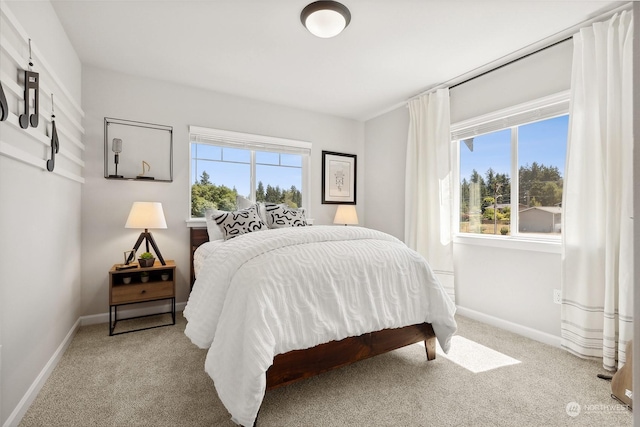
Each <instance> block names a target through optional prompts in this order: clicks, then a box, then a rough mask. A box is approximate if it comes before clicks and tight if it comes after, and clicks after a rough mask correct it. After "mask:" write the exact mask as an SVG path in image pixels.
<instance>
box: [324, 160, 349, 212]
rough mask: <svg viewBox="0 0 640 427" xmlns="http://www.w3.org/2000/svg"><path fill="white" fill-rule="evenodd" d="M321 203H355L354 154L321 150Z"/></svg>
mask: <svg viewBox="0 0 640 427" xmlns="http://www.w3.org/2000/svg"><path fill="white" fill-rule="evenodd" d="M322 203H323V204H332V203H333V204H340V205H355V204H356V155H355V154H342V153H333V152H331V151H323V152H322Z"/></svg>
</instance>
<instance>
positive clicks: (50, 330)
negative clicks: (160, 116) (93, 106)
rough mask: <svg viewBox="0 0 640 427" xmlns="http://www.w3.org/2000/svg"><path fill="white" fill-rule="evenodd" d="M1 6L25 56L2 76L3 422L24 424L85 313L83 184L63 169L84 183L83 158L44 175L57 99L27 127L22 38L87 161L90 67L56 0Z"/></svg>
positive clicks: (2, 61) (2, 59)
mask: <svg viewBox="0 0 640 427" xmlns="http://www.w3.org/2000/svg"><path fill="white" fill-rule="evenodd" d="M0 7H2V10H3V13H2V14H0V45H2V46H3V47H4V48H7V47H9V46H10V47H11V48H13V49H15V50H16V51H17V52H18V54H19V55H20V56H21V58H24V61H23V63H22V64H16V63H15V62H14V61H13V60H12V58H11V57H10V56H9V55H8V54H7V53H5V50H1V52H0V72H1V73H0V76H2V77H1V79H2V84H3V88H4V91H5V94H6V95H7V101H8V103H9V110H10V112H11V115H10V117H9V119H8V121H5V122H0V141H1V142H2V144H0V145H1V147H0V272H2V274H1V275H0V344H1V346H2V347H1V363H2V365H1V367H0V425H14V424H15V423H16V422H17V420H19V419H20V417H21V413H22V412H24V411H25V410H26V408H27V406H28V402H27V401H26V400H28V399H27V397H28V396H29V395H30V393H28V390H29V389H30V387H35V388H36V389H37V387H38V386H41V385H42V382H43V381H44V379H43V378H44V377H46V374H47V372H48V371H47V369H46V368H47V363H48V362H49V360H50V359H51V357H52V356H53V355H54V354H55V353H56V351H57V349H58V348H59V346H61V344H63V343H64V342H65V337H67V335H68V334H69V333H70V332H71V331H73V330H74V325H76V322H77V320H78V318H79V316H80V194H81V183H80V182H78V181H75V180H73V179H69V178H67V177H65V176H63V175H61V174H60V172H61V171H63V172H64V171H66V172H69V173H71V174H73V175H74V176H80V180H81V174H82V167H81V161H80V164H78V163H75V162H72V161H70V160H69V158H67V157H64V156H62V154H60V155H59V156H58V159H57V160H56V165H57V166H56V169H55V172H54V173H51V172H47V171H45V170H43V166H44V165H45V162H46V159H48V158H49V155H50V154H49V149H48V144H47V145H45V144H44V143H43V141H41V140H39V139H38V138H39V137H40V138H42V137H44V141H45V142H47V141H48V137H49V136H48V135H49V132H50V129H49V126H50V125H49V123H48V121H47V120H48V119H49V117H50V103H51V101H50V99H49V94H47V93H41V95H40V101H41V110H40V112H41V114H40V122H39V125H38V127H37V128H36V129H35V130H33V129H30V130H28V131H27V130H23V129H20V128H19V127H17V122H15V120H16V119H17V117H16V115H19V114H20V113H21V111H20V110H21V109H22V108H23V107H22V106H23V103H22V102H21V101H20V99H21V93H20V91H18V93H19V94H20V96H18V95H17V94H16V93H14V89H15V88H18V87H19V88H22V87H23V82H22V76H23V74H22V72H21V71H19V69H21V68H24V67H26V65H27V59H28V57H29V55H28V48H27V46H28V44H27V43H25V42H24V40H21V37H20V32H23V34H26V35H27V36H28V37H29V38H31V39H32V40H33V46H34V48H36V49H37V51H38V52H39V53H40V55H35V54H34V71H37V72H39V73H40V85H41V87H46V88H49V89H50V90H51V91H52V92H53V93H54V94H55V99H56V101H57V102H59V104H57V105H59V106H60V107H61V108H62V110H57V111H56V122H57V123H59V125H60V126H61V127H62V128H64V129H66V132H67V134H66V135H65V134H60V144H61V148H60V149H61V152H65V153H67V154H69V155H70V156H72V157H75V158H80V159H81V157H82V150H81V149H80V147H79V146H77V145H75V144H74V143H71V142H70V139H69V138H70V137H73V138H76V139H77V140H79V139H80V138H81V131H80V130H79V129H78V128H75V127H74V125H72V124H71V121H72V120H74V121H76V122H80V121H81V112H79V111H77V110H76V109H75V108H74V107H73V106H72V105H71V104H72V103H75V104H77V105H79V103H80V91H81V83H80V77H81V66H80V61H79V59H78V57H77V55H76V53H75V51H74V50H73V48H72V46H71V44H70V42H69V40H68V39H67V37H66V34H65V32H64V30H63V29H62V27H61V25H60V23H59V21H58V19H57V16H56V14H55V12H54V11H53V8H52V7H51V4H50V3H49V2H7V3H4V4H2V5H1V6H0ZM7 13H9V14H10V15H11V16H13V17H14V18H12V22H16V23H17V26H18V27H20V30H19V31H18V30H16V29H14V28H13V26H12V25H10V23H9V20H8V18H7V17H6V14H7ZM14 19H15V21H13V20H14ZM45 58H46V61H45ZM45 62H46V64H47V66H45ZM53 74H55V75H56V76H57V78H56V79H54V78H53V77H52V75H53ZM63 87H64V89H63ZM12 88H13V89H12ZM63 110H64V111H63ZM10 122H13V123H14V124H11V123H10ZM8 153H14V155H15V156H14V157H12V156H11V155H9V154H8ZM15 157H19V158H22V159H23V161H19V160H16V158H15ZM30 162H31V163H30ZM23 399H26V400H23Z"/></svg>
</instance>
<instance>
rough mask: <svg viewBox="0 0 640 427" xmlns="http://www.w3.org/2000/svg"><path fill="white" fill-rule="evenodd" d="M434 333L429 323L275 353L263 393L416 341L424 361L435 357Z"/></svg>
mask: <svg viewBox="0 0 640 427" xmlns="http://www.w3.org/2000/svg"><path fill="white" fill-rule="evenodd" d="M435 339H436V338H435V334H434V332H433V327H432V326H431V325H430V324H429V323H421V324H416V325H411V326H406V327H404V328H398V329H383V330H381V331H377V332H371V333H368V334H364V335H360V336H357V337H349V338H345V339H343V340H340V341H331V342H328V343H326V344H320V345H317V346H315V347H312V348H309V349H305V350H294V351H290V352H288V353H284V354H279V355H277V356H276V357H275V358H274V360H273V365H272V366H271V367H270V368H269V370H268V371H267V390H271V389H274V388H277V387H280V386H283V385H287V384H291V383H294V382H296V381H300V380H303V379H305V378H310V377H312V376H315V375H319V374H321V373H323V372H327V371H330V370H332V369H336V368H340V367H343V366H347V365H350V364H352V363H355V362H357V361H360V360H364V359H368V358H370V357H373V356H377V355H379V354H383V353H387V352H389V351H392V350H396V349H398V348H401V347H405V346H407V345H410V344H414V343H417V342H420V341H424V342H425V347H426V348H427V360H433V359H435V357H436V352H435Z"/></svg>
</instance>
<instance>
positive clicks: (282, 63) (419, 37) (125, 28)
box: [52, 0, 621, 120]
mask: <svg viewBox="0 0 640 427" xmlns="http://www.w3.org/2000/svg"><path fill="white" fill-rule="evenodd" d="M341 1H342V3H343V4H345V5H346V6H347V7H348V8H349V9H350V11H351V16H352V18H351V23H350V25H349V26H348V27H347V29H346V30H345V31H344V32H343V33H342V34H340V35H338V36H337V37H334V38H332V39H320V38H316V37H314V36H312V35H311V34H310V33H309V32H307V31H306V29H305V28H304V27H303V26H302V24H301V23H300V11H301V10H302V9H303V8H304V7H305V6H306V5H307V4H308V3H310V2H311V0H262V1H259V0H253V1H250V0H208V1H203V0H201V1H193V0H181V1H152V0H147V1H131V0H128V1H115V0H110V1H85V0H82V1H81V0H64V1H63V0H52V4H53V7H54V9H55V11H56V13H57V14H58V17H59V18H60V21H61V22H62V25H63V27H64V28H65V30H66V32H67V34H68V36H69V39H70V40H71V43H72V44H73V46H74V47H75V49H76V52H77V54H78V56H79V57H80V60H81V61H82V63H83V64H85V65H91V66H96V67H100V68H105V69H110V70H114V71H118V72H122V73H126V74H132V75H138V76H143V77H148V78H154V79H160V80H165V81H170V82H175V83H178V84H183V85H189V86H194V87H199V88H203V89H208V90H213V91H216V92H222V93H227V94H232V95H237V96H242V97H247V98H252V99H257V100H262V101H266V102H269V103H274V104H278V105H284V106H289V107H294V108H301V109H305V110H310V111H315V112H320V113H325V114H331V115H336V116H340V117H346V118H350V119H356V120H367V119H369V118H372V117H375V116H376V115H378V114H380V113H382V112H384V111H386V110H388V109H389V108H391V107H393V106H395V105H399V104H400V103H401V102H403V101H405V100H407V99H408V98H410V97H412V96H414V95H416V94H418V93H420V92H422V91H423V90H425V89H427V88H430V87H433V86H435V85H437V84H440V83H443V82H445V81H448V80H450V79H453V78H455V77H457V76H460V75H462V74H465V73H467V72H469V71H471V70H474V69H476V68H478V67H480V66H483V65H485V64H487V63H490V62H492V61H494V60H497V59H499V58H501V57H503V56H505V55H508V54H510V53H512V52H514V51H517V50H519V49H521V48H524V47H526V46H528V45H531V44H533V43H535V42H537V41H539V40H542V39H545V38H547V37H550V36H553V35H554V34H556V33H559V32H562V31H563V30H565V29H567V28H570V27H572V26H574V25H576V24H579V23H581V22H584V21H586V20H588V19H590V18H593V17H595V16H598V15H600V14H602V13H603V12H606V11H608V10H610V9H612V8H614V7H616V6H619V5H620V4H621V3H620V2H616V1H579V0H573V1H549V0H528V1H527V0H497V1H490V0H489V1H485V0H469V1H456V0H449V1H444V0H439V1H436V0H394V1H383V0H341Z"/></svg>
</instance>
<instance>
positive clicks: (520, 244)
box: [453, 234, 562, 254]
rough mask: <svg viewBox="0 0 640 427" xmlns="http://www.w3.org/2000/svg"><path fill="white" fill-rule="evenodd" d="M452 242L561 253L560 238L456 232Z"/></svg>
mask: <svg viewBox="0 0 640 427" xmlns="http://www.w3.org/2000/svg"><path fill="white" fill-rule="evenodd" d="M453 243H454V244H456V245H458V244H460V245H474V246H484V247H490V248H504V249H513V250H521V251H533V252H547V253H554V254H560V253H562V241H561V240H560V239H540V238H538V239H536V238H526V237H521V236H518V237H499V236H483V235H473V234H456V235H454V236H453Z"/></svg>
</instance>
